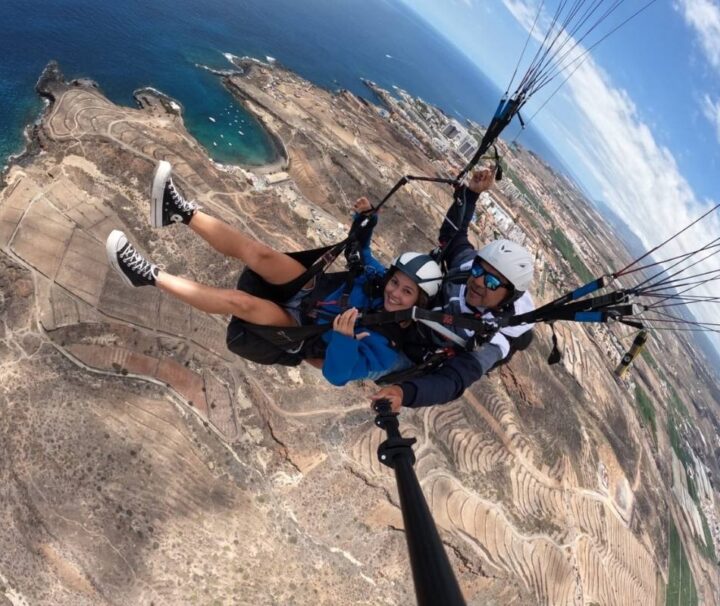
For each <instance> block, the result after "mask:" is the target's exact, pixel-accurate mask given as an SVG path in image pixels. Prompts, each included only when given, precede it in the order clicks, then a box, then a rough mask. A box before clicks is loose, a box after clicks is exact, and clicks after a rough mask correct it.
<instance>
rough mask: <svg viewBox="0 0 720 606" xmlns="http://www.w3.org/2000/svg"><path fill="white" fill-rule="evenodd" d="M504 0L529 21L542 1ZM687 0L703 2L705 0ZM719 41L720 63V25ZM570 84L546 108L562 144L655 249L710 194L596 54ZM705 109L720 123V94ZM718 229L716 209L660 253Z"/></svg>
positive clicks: (694, 244) (705, 311) (699, 241)
mask: <svg viewBox="0 0 720 606" xmlns="http://www.w3.org/2000/svg"><path fill="white" fill-rule="evenodd" d="M504 1H505V4H506V6H507V7H508V9H509V10H510V11H511V13H512V14H513V15H514V16H515V17H516V18H517V19H518V21H519V22H520V23H521V24H523V25H524V26H525V28H526V29H530V27H531V26H532V22H533V20H534V18H535V11H536V10H537V9H536V8H535V9H533V8H532V7H531V6H530V5H528V4H527V3H526V2H524V1H523V0H504ZM686 1H688V2H694V3H698V4H700V3H701V2H702V1H703V0H686ZM706 3H707V2H706ZM540 29H541V31H543V32H544V31H545V30H544V29H543V28H540ZM717 42H718V45H719V46H718V53H719V54H718V65H720V33H719V34H718V40H717ZM565 86H566V89H565V92H566V93H567V96H568V98H569V99H570V101H571V105H570V106H567V105H565V104H564V103H563V110H562V115H560V113H559V112H557V113H556V114H555V115H552V113H551V112H550V111H548V109H546V110H545V111H544V113H545V116H544V121H545V122H546V123H549V127H550V129H551V130H553V131H554V133H553V135H554V136H553V142H554V144H555V146H556V147H558V148H560V149H561V150H564V151H565V152H566V153H567V154H568V155H574V156H575V157H576V158H577V159H578V161H579V162H581V163H582V164H583V166H584V168H585V172H586V173H588V174H590V175H591V176H592V178H594V180H595V181H596V182H597V183H598V184H599V186H600V188H601V191H602V195H603V199H604V201H605V202H606V203H608V204H609V205H610V206H611V207H612V208H613V209H614V210H615V211H616V212H617V213H618V214H619V215H620V216H621V217H622V218H623V220H624V221H625V222H626V223H627V224H628V225H629V226H630V227H631V229H633V231H634V232H635V233H636V234H637V235H638V236H639V237H640V238H641V239H642V241H643V243H644V244H645V246H646V247H647V248H648V249H650V248H652V247H653V246H655V245H657V244H659V243H660V242H662V241H664V240H665V239H666V238H668V237H669V236H671V235H672V234H673V233H675V232H676V231H678V230H679V229H681V228H682V227H684V226H685V225H688V224H689V223H690V222H691V221H693V220H694V219H696V218H697V217H698V216H700V215H701V214H702V213H703V212H705V211H706V210H708V208H709V206H708V204H709V201H704V202H701V201H700V200H698V199H697V197H696V195H695V193H694V192H693V190H692V188H691V187H690V185H689V184H688V182H687V181H686V179H685V178H684V177H683V175H682V174H681V173H680V169H679V167H678V164H677V162H676V161H675V158H674V156H673V154H672V152H671V151H670V150H669V149H667V148H666V147H663V146H662V145H661V144H659V143H658V141H657V140H656V139H655V137H654V136H653V133H652V130H651V128H650V127H649V126H648V125H647V124H646V123H645V122H644V121H643V119H642V116H640V114H639V112H638V109H637V107H636V106H635V104H634V103H633V101H632V99H631V98H630V97H629V95H628V94H627V93H626V92H625V91H624V90H622V89H618V88H616V87H614V86H613V83H612V81H611V79H610V77H609V76H608V75H607V74H606V73H605V72H604V71H603V70H602V69H600V67H599V66H598V65H597V64H596V63H595V62H594V61H593V59H592V58H590V57H589V56H588V58H587V59H586V61H585V63H584V64H583V65H582V66H581V67H580V68H579V69H578V70H577V72H576V73H575V74H574V75H573V77H572V78H571V79H570V80H569V81H568V83H567V84H566V85H565ZM706 110H707V111H706V114H707V113H712V115H713V116H714V124H715V125H716V126H717V127H719V128H720V102H719V103H717V104H713V103H712V102H711V101H710V99H709V98H708V99H706ZM573 114H574V115H573ZM719 134H720V133H719ZM718 233H720V217H718V213H714V214H713V215H711V216H709V217H708V218H707V219H706V220H704V221H703V222H701V223H700V224H698V225H697V226H696V227H694V228H693V229H692V230H691V231H689V232H688V233H686V234H684V235H683V236H682V237H681V238H679V239H678V240H675V241H673V242H671V243H670V244H669V245H667V246H666V247H665V248H663V249H662V250H661V251H659V252H658V253H657V255H656V258H657V259H663V258H669V257H672V256H675V255H679V254H682V253H683V252H689V251H691V250H694V249H697V248H699V247H700V246H702V245H704V244H706V243H708V242H710V241H711V240H713V239H714V238H715V237H716V235H717V234H718ZM717 267H718V263H717V257H716V258H715V260H714V262H711V261H709V262H707V263H705V264H702V265H699V266H697V267H696V268H693V269H692V270H691V273H700V271H709V270H712V269H717ZM614 269H618V268H614ZM703 288H704V291H703V290H702V289H700V288H699V289H696V290H694V291H692V293H691V294H711V292H712V290H713V289H712V288H710V289H708V288H705V287H703ZM714 290H717V287H715V289H714ZM671 311H672V310H671ZM692 311H693V312H694V313H696V315H697V316H698V317H699V318H701V319H703V318H704V319H706V320H707V321H712V320H711V318H713V317H714V316H716V310H714V309H713V308H712V307H711V306H709V305H707V306H705V307H702V306H701V305H697V306H695V307H693V308H692Z"/></svg>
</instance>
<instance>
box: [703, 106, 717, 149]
mask: <svg viewBox="0 0 720 606" xmlns="http://www.w3.org/2000/svg"><path fill="white" fill-rule="evenodd" d="M702 109H703V114H704V116H705V117H706V118H707V119H708V120H709V121H710V124H712V125H713V126H714V127H715V135H716V136H717V139H718V142H720V99H718V100H716V101H713V100H712V99H711V98H710V95H705V98H704V99H703V104H702Z"/></svg>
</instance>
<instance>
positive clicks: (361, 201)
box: [353, 196, 373, 213]
mask: <svg viewBox="0 0 720 606" xmlns="http://www.w3.org/2000/svg"><path fill="white" fill-rule="evenodd" d="M372 209H373V207H372V204H370V200H368V199H367V198H366V197H365V196H363V197H362V198H358V199H357V200H355V204H353V210H354V211H355V212H356V213H366V212H369V211H371V210H372Z"/></svg>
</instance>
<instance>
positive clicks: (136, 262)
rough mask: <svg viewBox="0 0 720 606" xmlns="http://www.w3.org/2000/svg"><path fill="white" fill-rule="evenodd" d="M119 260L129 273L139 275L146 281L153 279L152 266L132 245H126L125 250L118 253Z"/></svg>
mask: <svg viewBox="0 0 720 606" xmlns="http://www.w3.org/2000/svg"><path fill="white" fill-rule="evenodd" d="M120 259H122V262H123V263H124V264H125V265H126V266H127V267H128V268H129V269H130V270H131V271H134V272H135V273H137V274H139V275H141V276H142V277H143V278H145V279H146V280H149V279H152V280H154V279H155V276H154V275H153V267H154V265H153V264H152V263H150V261H148V260H147V259H145V258H144V257H143V256H142V255H141V254H140V253H139V252H137V251H136V250H135V247H134V246H133V245H132V244H128V245H127V246H126V247H125V250H123V251H122V252H121V253H120Z"/></svg>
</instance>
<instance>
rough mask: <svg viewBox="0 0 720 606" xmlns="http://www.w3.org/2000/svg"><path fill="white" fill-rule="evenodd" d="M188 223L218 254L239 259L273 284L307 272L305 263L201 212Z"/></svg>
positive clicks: (282, 282) (288, 280) (287, 280)
mask: <svg viewBox="0 0 720 606" xmlns="http://www.w3.org/2000/svg"><path fill="white" fill-rule="evenodd" d="M189 225H190V228H191V229H192V230H193V231H194V232H195V233H196V234H198V235H199V236H200V237H202V238H203V239H204V240H205V241H206V242H207V243H208V244H210V246H212V247H213V248H214V249H215V250H217V251H218V252H219V253H221V254H223V255H225V256H226V257H234V258H236V259H240V260H241V261H242V262H243V263H245V265H247V266H248V267H249V268H250V269H252V270H253V271H254V272H256V273H257V274H259V275H260V277H262V278H263V280H265V281H266V282H269V283H270V284H285V283H286V282H290V281H291V280H294V279H295V278H297V277H298V276H301V275H302V274H303V273H304V272H305V267H303V265H302V263H300V262H298V261H296V260H295V259H293V258H292V257H289V256H288V255H286V254H285V253H282V252H279V251H277V250H274V249H272V248H270V247H269V246H266V245H265V244H262V243H261V242H258V241H257V240H255V239H254V238H251V237H250V236H247V235H246V234H244V233H243V232H241V231H240V230H238V229H235V228H234V227H231V226H230V225H228V224H227V223H224V222H223V221H220V220H219V219H216V218H215V217H212V216H210V215H208V214H206V213H204V212H202V211H197V212H196V213H195V214H194V215H193V218H192V219H191V220H190V223H189Z"/></svg>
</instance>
